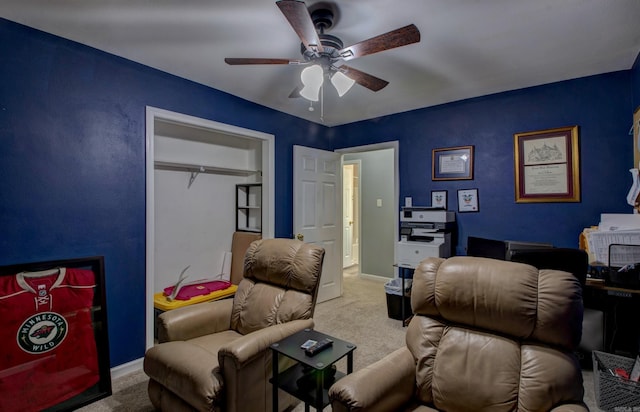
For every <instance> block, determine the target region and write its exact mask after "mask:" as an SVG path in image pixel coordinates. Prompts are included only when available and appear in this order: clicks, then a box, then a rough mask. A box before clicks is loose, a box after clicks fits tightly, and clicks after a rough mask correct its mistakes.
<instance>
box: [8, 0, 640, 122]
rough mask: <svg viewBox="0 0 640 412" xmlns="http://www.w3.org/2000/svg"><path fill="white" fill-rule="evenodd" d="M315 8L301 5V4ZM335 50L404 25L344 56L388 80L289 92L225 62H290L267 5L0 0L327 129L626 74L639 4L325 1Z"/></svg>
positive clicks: (624, 0)
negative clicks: (333, 10) (414, 30)
mask: <svg viewBox="0 0 640 412" xmlns="http://www.w3.org/2000/svg"><path fill="white" fill-rule="evenodd" d="M314 3H317V1H314V0H309V1H307V5H311V4H314ZM334 3H335V4H336V5H337V8H338V11H339V19H338V21H337V22H336V24H335V26H334V27H333V28H332V29H331V30H330V31H328V33H329V34H333V35H335V36H338V37H339V38H341V39H342V41H343V42H344V45H345V46H348V45H352V44H354V43H357V42H359V41H362V40H366V39H369V38H371V37H374V36H377V35H379V34H382V33H386V32H388V31H391V30H394V29H397V28H400V27H403V26H406V25H408V24H411V23H413V24H415V25H416V26H417V27H418V29H419V30H420V32H421V41H420V42H419V43H416V44H412V45H408V46H404V47H400V48H397V49H393V50H387V51H384V52H381V53H377V54H373V55H369V56H364V57H360V58H358V59H354V60H351V61H349V62H348V64H349V66H352V67H354V68H356V69H358V70H361V71H364V72H366V73H369V74H372V75H374V76H376V77H379V78H382V79H384V80H387V81H388V82H389V85H388V86H387V87H386V88H384V89H382V90H381V91H379V92H372V91H370V90H368V89H366V88H364V87H362V86H359V85H355V86H354V87H353V88H352V89H351V90H350V91H349V93H347V94H346V95H345V96H343V97H342V98H340V97H338V96H337V93H336V92H335V90H334V89H333V88H332V87H331V86H329V87H326V88H325V92H324V110H323V112H324V116H323V117H322V118H321V110H320V107H319V105H318V104H317V103H316V104H314V106H315V107H316V110H315V111H313V112H311V111H309V110H308V109H309V102H308V101H306V100H304V99H302V98H297V99H292V98H289V97H288V96H289V94H290V93H291V91H292V90H293V89H294V88H295V87H296V86H298V85H299V78H300V76H299V73H300V71H301V70H302V68H303V67H304V66H295V65H275V66H274V65H271V66H229V65H227V64H225V63H224V58H225V57H273V58H286V59H301V58H302V57H301V55H300V40H299V38H298V37H297V35H296V34H295V32H294V31H293V29H292V28H291V26H290V25H289V24H288V22H287V20H286V19H285V17H284V16H283V14H282V13H281V12H280V10H279V8H278V7H277V6H276V4H275V0H269V1H266V0H126V1H123V0H102V1H98V0H82V1H78V0H2V2H0V17H4V18H6V19H8V20H12V21H15V22H18V23H22V24H25V25H27V26H31V27H34V28H37V29H40V30H43V31H46V32H49V33H52V34H56V35H58V36H61V37H64V38H67V39H71V40H74V41H77V42H80V43H84V44H87V45H89V46H92V47H95V48H97V49H101V50H104V51H107V52H109V53H113V54H115V55H118V56H122V57H125V58H127V59H130V60H133V61H136V62H139V63H142V64H145V65H147V66H151V67H155V68H157V69H160V70H163V71H166V72H168V73H172V74H175V75H177V76H180V77H183V78H186V79H190V80H193V81H195V82H198V83H202V84H205V85H208V86H211V87H213V88H216V89H218V90H222V91H225V92H228V93H230V94H233V95H235V96H238V97H241V98H244V99H246V100H249V101H252V102H255V103H259V104H261V105H264V106H267V107H271V108H273V109H276V110H279V111H282V112H285V113H289V114H291V115H294V116H297V117H300V118H304V119H307V120H310V121H313V122H317V123H321V124H325V125H327V126H335V125H340V124H345V123H351V122H355V121H359V120H364V119H370V118H375V117H379V116H383V115H388V114H393V113H398V112H404V111H408V110H413V109H417V108H423V107H428V106H433V105H437V104H442V103H447V102H451V101H456V100H461V99H465V98H471V97H477V96H482V95H486V94H491V93H496V92H502V91H506V90H514V89H519V88H523V87H528V86H535V85H540V84H545V83H550V82H555V81H560V80H567V79H573V78H578V77H583V76H589V75H593V74H599V73H606V72H611V71H617V70H626V69H630V68H631V67H632V65H633V63H634V59H635V58H636V56H637V54H638V52H640V1H639V0H482V1H480V0H401V1H398V0H336V1H335V2H334Z"/></svg>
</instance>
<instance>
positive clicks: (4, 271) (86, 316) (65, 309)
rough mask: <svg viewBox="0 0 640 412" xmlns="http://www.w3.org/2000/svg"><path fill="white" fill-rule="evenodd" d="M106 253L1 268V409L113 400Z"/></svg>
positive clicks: (55, 407)
mask: <svg viewBox="0 0 640 412" xmlns="http://www.w3.org/2000/svg"><path fill="white" fill-rule="evenodd" d="M105 297H106V296H105V287H104V258H103V257H102V256H96V257H88V258H80V259H69V260H57V261H49V262H34V263H25V264H18V265H9V266H0V342H1V345H2V351H0V394H2V396H0V410H2V411H27V410H29V411H30V410H34V411H35V410H39V411H40V410H44V411H50V412H51V411H70V410H74V409H77V408H79V407H80V406H83V405H87V404H89V403H92V402H95V401H97V400H98V399H102V398H104V397H106V396H109V395H111V375H110V371H109V368H110V365H109V340H108V336H107V308H106V299H105Z"/></svg>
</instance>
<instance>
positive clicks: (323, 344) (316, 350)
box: [304, 338, 333, 356]
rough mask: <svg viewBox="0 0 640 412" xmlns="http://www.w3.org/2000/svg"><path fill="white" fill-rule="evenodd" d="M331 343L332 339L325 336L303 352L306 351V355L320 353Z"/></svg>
mask: <svg viewBox="0 0 640 412" xmlns="http://www.w3.org/2000/svg"><path fill="white" fill-rule="evenodd" d="M331 345H333V341H332V340H331V339H329V338H325V339H322V340H321V341H318V343H316V344H315V345H313V346H311V347H309V348H307V349H305V350H304V353H306V354H307V355H308V356H314V355H316V354H317V353H320V352H322V351H323V350H325V349H327V348H328V347H330V346H331Z"/></svg>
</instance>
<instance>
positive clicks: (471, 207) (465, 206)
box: [458, 189, 480, 213]
mask: <svg viewBox="0 0 640 412" xmlns="http://www.w3.org/2000/svg"><path fill="white" fill-rule="evenodd" d="M479 210H480V204H479V202H478V189H460V190H458V213H464V212H478V211H479Z"/></svg>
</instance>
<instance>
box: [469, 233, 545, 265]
mask: <svg viewBox="0 0 640 412" xmlns="http://www.w3.org/2000/svg"><path fill="white" fill-rule="evenodd" d="M549 248H553V245H552V244H550V243H541V242H525V241H519V240H495V239H487V238H482V237H477V236H469V237H467V256H476V257H486V258H491V259H500V260H511V257H512V256H513V255H514V254H515V253H517V252H520V251H525V250H537V249H549Z"/></svg>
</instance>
